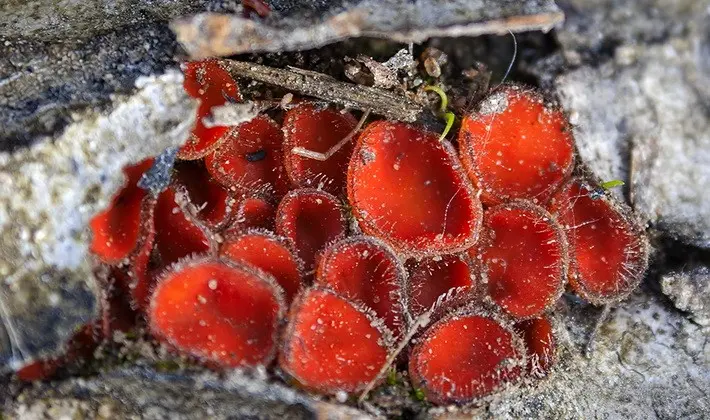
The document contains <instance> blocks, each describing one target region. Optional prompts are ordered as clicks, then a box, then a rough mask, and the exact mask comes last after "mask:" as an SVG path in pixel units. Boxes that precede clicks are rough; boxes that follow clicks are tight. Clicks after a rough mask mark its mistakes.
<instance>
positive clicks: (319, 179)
mask: <svg viewBox="0 0 710 420" xmlns="http://www.w3.org/2000/svg"><path fill="white" fill-rule="evenodd" d="M356 125H357V121H356V120H355V118H354V117H353V116H352V115H351V114H350V113H347V112H340V111H338V110H337V109H333V108H319V107H316V106H315V105H313V104H309V103H301V104H298V105H296V106H295V107H293V108H291V109H290V110H289V111H288V112H287V113H286V117H285V118H284V124H283V132H284V156H285V161H284V162H285V165H286V172H287V173H288V176H289V178H291V181H292V182H293V184H294V185H296V186H298V187H302V188H305V187H313V188H319V189H323V190H325V191H328V192H330V193H333V194H338V193H340V192H342V191H344V190H345V174H346V172H347V169H348V160H349V159H350V154H351V153H352V150H353V145H352V142H349V143H347V144H345V145H343V146H342V148H341V149H340V150H338V151H337V152H336V153H335V154H333V155H332V156H330V157H329V158H328V159H327V160H325V161H321V160H316V159H311V158H307V157H303V156H299V155H297V154H294V153H293V148H294V147H302V148H304V149H306V150H310V151H312V152H316V153H326V152H327V151H328V150H329V149H330V148H331V147H333V146H335V145H336V144H338V142H340V141H341V140H343V139H344V138H345V137H346V136H347V135H348V134H350V132H351V131H352V130H353V129H354V128H355V126H356Z"/></svg>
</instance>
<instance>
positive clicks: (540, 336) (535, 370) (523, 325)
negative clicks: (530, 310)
mask: <svg viewBox="0 0 710 420" xmlns="http://www.w3.org/2000/svg"><path fill="white" fill-rule="evenodd" d="M514 328H515V330H516V331H517V332H518V333H519V334H520V336H521V337H523V341H524V342H525V351H526V355H527V359H528V365H527V374H528V375H530V376H531V377H534V378H544V377H545V376H547V375H548V374H549V373H550V371H551V370H552V367H553V366H554V364H555V362H556V361H557V338H556V336H555V329H554V326H553V324H552V320H551V319H550V316H549V315H543V316H541V317H538V318H532V319H528V320H527V321H522V322H519V323H517V324H515V327H514Z"/></svg>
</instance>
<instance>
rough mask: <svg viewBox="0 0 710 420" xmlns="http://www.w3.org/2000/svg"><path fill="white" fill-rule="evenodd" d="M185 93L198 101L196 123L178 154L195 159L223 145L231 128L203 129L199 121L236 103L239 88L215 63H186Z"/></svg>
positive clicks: (202, 123) (238, 97)
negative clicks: (225, 105) (224, 106)
mask: <svg viewBox="0 0 710 420" xmlns="http://www.w3.org/2000/svg"><path fill="white" fill-rule="evenodd" d="M184 72H185V80H184V82H183V86H184V88H185V91H186V92H187V93H188V94H189V95H190V96H192V97H195V98H198V99H199V100H200V105H199V106H198V108H197V121H196V123H195V127H194V128H193V130H192V133H190V136H189V137H188V139H187V141H186V142H185V144H184V145H183V146H182V147H181V148H180V150H179V151H178V157H179V158H181V159H199V158H201V157H203V156H205V155H207V154H208V153H210V152H211V151H213V150H214V149H215V148H217V147H218V146H219V145H220V144H221V142H223V141H225V140H226V139H227V138H228V137H229V135H230V133H231V131H232V128H231V127H222V126H216V127H207V126H206V125H205V124H204V122H203V118H206V117H209V116H210V115H211V112H212V108H213V107H215V106H220V105H224V104H226V103H229V102H240V101H241V100H242V97H241V95H240V94H239V87H238V86H237V84H236V82H235V81H234V79H233V78H232V76H231V75H230V74H229V72H227V71H226V70H225V69H223V68H222V67H221V66H220V65H219V63H218V62H217V61H216V60H204V61H198V62H190V63H186V64H185V66H184Z"/></svg>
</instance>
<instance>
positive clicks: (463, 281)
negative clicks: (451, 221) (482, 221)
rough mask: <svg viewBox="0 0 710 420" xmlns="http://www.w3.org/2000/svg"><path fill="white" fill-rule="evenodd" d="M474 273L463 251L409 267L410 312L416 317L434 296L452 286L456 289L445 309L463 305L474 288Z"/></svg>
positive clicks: (472, 294)
mask: <svg viewBox="0 0 710 420" xmlns="http://www.w3.org/2000/svg"><path fill="white" fill-rule="evenodd" d="M478 275H479V273H478V272H477V270H476V268H475V265H474V263H473V261H472V260H471V258H469V257H468V256H467V255H466V254H458V255H445V256H443V257H434V258H426V259H424V260H422V261H419V262H417V263H414V264H412V265H411V266H410V270H409V281H408V284H407V287H408V299H407V302H408V304H409V312H410V313H411V314H412V316H414V317H416V316H419V315H421V314H423V313H424V312H425V311H428V310H429V308H431V307H432V305H434V303H436V301H437V299H438V298H439V297H440V296H442V295H445V294H446V293H448V292H449V291H450V290H452V289H459V290H458V293H457V295H456V297H454V298H453V300H454V301H453V302H447V303H445V306H446V307H447V308H450V307H452V304H453V305H454V306H457V305H458V304H466V303H468V302H469V301H471V300H472V299H474V297H475V295H474V293H476V291H477V286H478V285H477V276H478Z"/></svg>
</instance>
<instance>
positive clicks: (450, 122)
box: [424, 85, 456, 141]
mask: <svg viewBox="0 0 710 420" xmlns="http://www.w3.org/2000/svg"><path fill="white" fill-rule="evenodd" d="M424 90H426V91H430V92H435V93H436V94H437V95H439V98H441V104H440V105H439V117H440V118H443V119H444V121H446V127H444V131H443V132H442V133H441V135H440V136H439V141H442V140H444V138H445V137H446V135H447V134H449V131H451V127H453V126H454V121H455V120H456V116H455V115H454V113H453V112H451V111H447V110H446V109H447V108H448V106H449V97H448V96H447V95H446V92H444V90H443V89H442V88H440V87H439V86H434V85H429V86H425V87H424Z"/></svg>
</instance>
